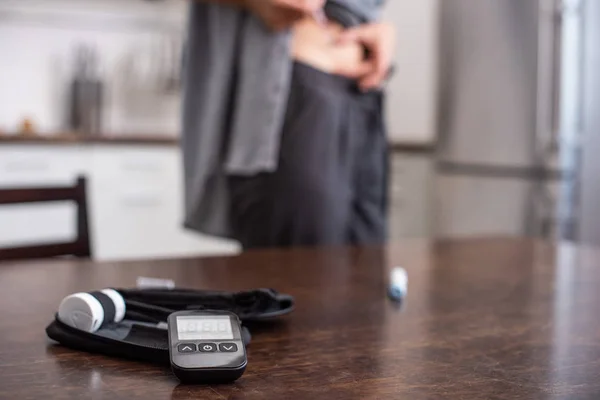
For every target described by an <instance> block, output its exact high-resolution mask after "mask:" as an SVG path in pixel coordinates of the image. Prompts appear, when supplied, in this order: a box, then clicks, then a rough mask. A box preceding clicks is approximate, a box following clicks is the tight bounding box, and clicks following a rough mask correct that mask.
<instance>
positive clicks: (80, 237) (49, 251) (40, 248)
mask: <svg viewBox="0 0 600 400" xmlns="http://www.w3.org/2000/svg"><path fill="white" fill-rule="evenodd" d="M51 201H73V202H75V203H76V205H77V238H76V240H75V241H74V242H69V243H46V244H40V245H27V246H21V247H11V248H0V261H1V260H16V259H33V258H48V257H56V256H65V255H72V256H76V257H91V255H92V251H91V246H90V235H89V227H88V212H87V197H86V181H85V178H83V177H80V178H78V179H77V184H76V185H75V186H69V187H46V188H23V189H19V188H14V189H12V188H11V189H0V205H5V204H27V203H46V202H51Z"/></svg>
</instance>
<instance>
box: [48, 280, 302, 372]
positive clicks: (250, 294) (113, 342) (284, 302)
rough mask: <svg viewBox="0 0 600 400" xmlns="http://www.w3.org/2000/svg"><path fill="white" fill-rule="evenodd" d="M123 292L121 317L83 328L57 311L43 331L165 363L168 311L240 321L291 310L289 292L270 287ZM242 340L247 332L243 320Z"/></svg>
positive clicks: (69, 342) (88, 347) (77, 344)
mask: <svg viewBox="0 0 600 400" xmlns="http://www.w3.org/2000/svg"><path fill="white" fill-rule="evenodd" d="M115 290H117V291H118V292H119V293H120V294H121V295H122V296H123V298H124V300H125V305H126V313H125V319H124V320H123V321H121V322H119V323H109V324H106V325H103V326H102V328H101V329H99V330H98V331H96V332H93V333H91V332H86V331H83V330H80V329H76V328H73V327H71V326H69V325H67V324H65V323H63V322H62V321H61V320H60V319H59V318H58V314H56V315H55V319H54V321H53V322H52V323H50V325H48V327H46V334H47V335H48V337H49V338H50V339H52V340H55V341H56V342H58V343H60V344H61V345H63V346H65V347H69V348H72V349H75V350H81V351H87V352H91V353H99V354H105V355H109V356H114V357H122V358H128V359H134V360H139V361H145V362H152V363H160V364H169V338H168V332H167V330H166V321H167V317H168V316H169V314H171V313H172V312H175V311H181V310H218V311H231V312H234V313H235V314H237V315H238V317H239V318H240V320H241V321H242V323H244V322H250V321H263V320H267V319H271V318H276V317H279V316H282V315H285V314H287V313H290V312H291V311H292V310H293V307H294V299H293V298H292V297H291V296H288V295H284V294H280V293H278V292H276V291H275V290H272V289H257V290H252V291H244V292H216V291H203V290H191V289H115ZM242 336H243V340H244V344H245V345H246V346H247V345H248V344H249V343H250V339H251V336H250V332H249V330H248V329H247V328H246V327H245V326H243V327H242Z"/></svg>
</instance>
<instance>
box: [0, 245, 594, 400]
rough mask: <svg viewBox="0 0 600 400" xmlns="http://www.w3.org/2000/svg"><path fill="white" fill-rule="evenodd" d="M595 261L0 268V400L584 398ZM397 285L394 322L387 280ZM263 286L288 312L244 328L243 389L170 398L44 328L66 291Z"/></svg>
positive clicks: (297, 257) (363, 254) (537, 254)
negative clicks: (405, 283)
mask: <svg viewBox="0 0 600 400" xmlns="http://www.w3.org/2000/svg"><path fill="white" fill-rule="evenodd" d="M599 255H600V253H599V252H598V251H596V250H592V249H585V248H577V247H574V246H570V245H560V246H557V247H554V246H552V245H549V244H544V243H540V242H535V241H528V240H512V239H478V240H466V241H438V242H411V243H408V242H407V243H405V244H403V245H397V246H390V247H388V248H385V249H384V248H363V249H341V248H340V249H322V250H309V249H307V250H291V251H264V252H250V253H247V254H244V255H241V256H237V257H231V258H208V259H200V260H198V259H188V260H174V261H152V262H127V263H106V264H96V263H93V262H90V261H79V260H58V261H47V262H46V261H44V262H42V261H35V262H29V263H12V264H0V294H1V295H2V298H1V301H0V321H1V322H0V337H2V340H1V341H0V398H3V399H4V398H6V399H17V398H18V399H29V398H31V399H41V398H53V399H70V398H76V399H103V398H106V399H136V398H140V399H269V398H272V399H311V400H316V399H511V400H514V399H598V398H600V379H598V378H599V375H600V372H599V371H600V319H599V318H598V315H599V311H600V290H598V287H599V286H600V257H599ZM392 265H402V266H404V267H405V268H406V269H407V270H408V273H409V279H410V283H409V294H408V298H407V299H406V301H405V303H404V304H403V306H402V307H397V306H395V305H394V304H392V303H391V302H390V301H389V300H388V299H387V298H386V286H387V284H386V277H387V275H388V270H389V267H390V266H392ZM139 275H143V276H152V277H158V278H172V279H174V280H175V281H176V282H177V284H179V285H181V286H188V287H195V288H211V289H228V290H238V289H250V288H255V287H272V288H276V289H278V290H280V291H283V292H287V293H290V294H292V295H294V296H295V297H296V300H297V308H296V310H295V311H294V313H292V314H291V315H289V316H288V317H286V318H284V319H282V320H281V321H279V322H278V323H275V324H263V325H258V326H252V332H253V334H254V338H253V342H252V344H251V345H250V347H249V348H248V357H249V364H248V369H247V371H246V374H245V375H244V376H243V377H242V378H241V379H240V380H239V381H238V382H236V383H234V384H231V385H221V386H216V385H215V386H186V385H179V384H178V382H177V380H176V379H175V378H174V377H173V376H172V375H171V373H170V371H169V369H168V368H167V367H160V366H154V365H146V364H142V363H137V362H131V361H123V360H119V359H115V358H109V357H105V356H100V355H93V354H87V353H80V352H76V351H72V350H69V349H66V348H63V347H61V346H58V345H53V344H51V343H49V342H48V340H47V339H46V337H45V334H44V328H45V326H46V325H47V323H48V322H50V320H51V319H52V315H53V313H54V311H55V310H56V307H57V306H58V304H59V302H60V300H61V299H62V297H64V296H65V295H67V294H70V293H73V292H76V291H87V290H92V289H98V288H102V287H109V286H119V287H126V286H133V285H134V284H135V279H136V277H137V276H139Z"/></svg>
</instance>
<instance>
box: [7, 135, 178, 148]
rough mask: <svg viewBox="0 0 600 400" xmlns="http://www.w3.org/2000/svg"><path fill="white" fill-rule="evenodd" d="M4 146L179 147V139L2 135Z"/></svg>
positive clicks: (165, 136) (131, 136)
mask: <svg viewBox="0 0 600 400" xmlns="http://www.w3.org/2000/svg"><path fill="white" fill-rule="evenodd" d="M2 144H35V145H39V144H44V145H64V144H111V145H113V144H114V145H173V146H174V145H177V144H179V139H178V138H177V137H176V136H173V135H171V136H167V135H163V136H161V135H133V134H132V135H110V136H108V135H107V136H79V135H74V134H56V135H47V136H41V135H2V134H0V145H2Z"/></svg>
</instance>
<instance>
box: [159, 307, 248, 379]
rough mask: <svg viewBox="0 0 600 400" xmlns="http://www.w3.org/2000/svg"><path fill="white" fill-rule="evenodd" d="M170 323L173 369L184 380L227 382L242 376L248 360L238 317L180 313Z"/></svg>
mask: <svg viewBox="0 0 600 400" xmlns="http://www.w3.org/2000/svg"><path fill="white" fill-rule="evenodd" d="M167 323H168V330H169V356H170V360H171V368H172V370H173V373H174V374H175V376H176V377H177V378H179V380H180V381H182V382H186V383H226V382H232V381H235V380H236V379H238V378H239V377H240V376H242V374H243V373H244V371H245V369H246V364H247V363H248V360H247V357H246V348H245V347H244V343H243V341H242V329H241V325H240V320H239V319H238V317H237V315H235V314H233V313H230V312H227V311H204V310H203V311H179V312H175V313H173V314H171V315H169V318H168V321H167Z"/></svg>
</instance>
